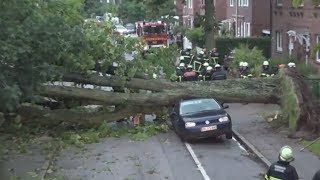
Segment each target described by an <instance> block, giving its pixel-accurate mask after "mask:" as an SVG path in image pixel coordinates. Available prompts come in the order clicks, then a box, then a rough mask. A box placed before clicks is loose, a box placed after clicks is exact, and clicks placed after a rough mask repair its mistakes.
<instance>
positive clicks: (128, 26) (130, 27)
mask: <svg viewBox="0 0 320 180" xmlns="http://www.w3.org/2000/svg"><path fill="white" fill-rule="evenodd" d="M126 28H127V29H134V28H135V27H134V25H133V24H127V25H126Z"/></svg>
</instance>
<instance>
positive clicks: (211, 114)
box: [181, 109, 227, 122]
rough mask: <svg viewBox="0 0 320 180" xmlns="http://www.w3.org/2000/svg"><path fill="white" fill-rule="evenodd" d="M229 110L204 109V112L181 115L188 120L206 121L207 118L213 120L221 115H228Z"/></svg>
mask: <svg viewBox="0 0 320 180" xmlns="http://www.w3.org/2000/svg"><path fill="white" fill-rule="evenodd" d="M226 115H227V112H226V111H225V110H224V109H221V110H215V111H204V112H197V113H192V114H186V115H181V117H182V119H183V120H184V121H185V122H187V121H193V122H195V121H205V120H208V119H210V120H212V119H218V118H220V117H223V116H226Z"/></svg>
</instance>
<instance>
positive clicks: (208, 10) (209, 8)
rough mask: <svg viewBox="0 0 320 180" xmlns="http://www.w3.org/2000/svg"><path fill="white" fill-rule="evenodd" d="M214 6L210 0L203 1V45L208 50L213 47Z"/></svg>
mask: <svg viewBox="0 0 320 180" xmlns="http://www.w3.org/2000/svg"><path fill="white" fill-rule="evenodd" d="M214 22H215V20H214V4H213V1H212V0H205V27H204V30H205V45H206V48H207V49H208V50H211V49H213V48H214V46H215V41H214Z"/></svg>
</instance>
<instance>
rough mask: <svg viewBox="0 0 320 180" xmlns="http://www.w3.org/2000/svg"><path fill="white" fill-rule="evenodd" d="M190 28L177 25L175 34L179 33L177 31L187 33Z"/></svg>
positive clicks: (174, 29) (174, 30)
mask: <svg viewBox="0 0 320 180" xmlns="http://www.w3.org/2000/svg"><path fill="white" fill-rule="evenodd" d="M187 30H188V28H186V27H184V26H175V27H174V28H173V34H177V33H182V34H186V32H187Z"/></svg>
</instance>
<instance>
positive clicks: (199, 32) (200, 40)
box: [186, 27, 205, 47]
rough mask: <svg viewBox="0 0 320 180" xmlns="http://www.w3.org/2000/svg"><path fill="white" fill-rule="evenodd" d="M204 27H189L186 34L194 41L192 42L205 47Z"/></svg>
mask: <svg viewBox="0 0 320 180" xmlns="http://www.w3.org/2000/svg"><path fill="white" fill-rule="evenodd" d="M204 35H205V33H204V29H203V27H198V28H193V29H189V30H187V32H186V36H187V38H188V39H189V41H191V42H192V44H194V45H196V46H199V47H203V45H204V43H205V41H204Z"/></svg>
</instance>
